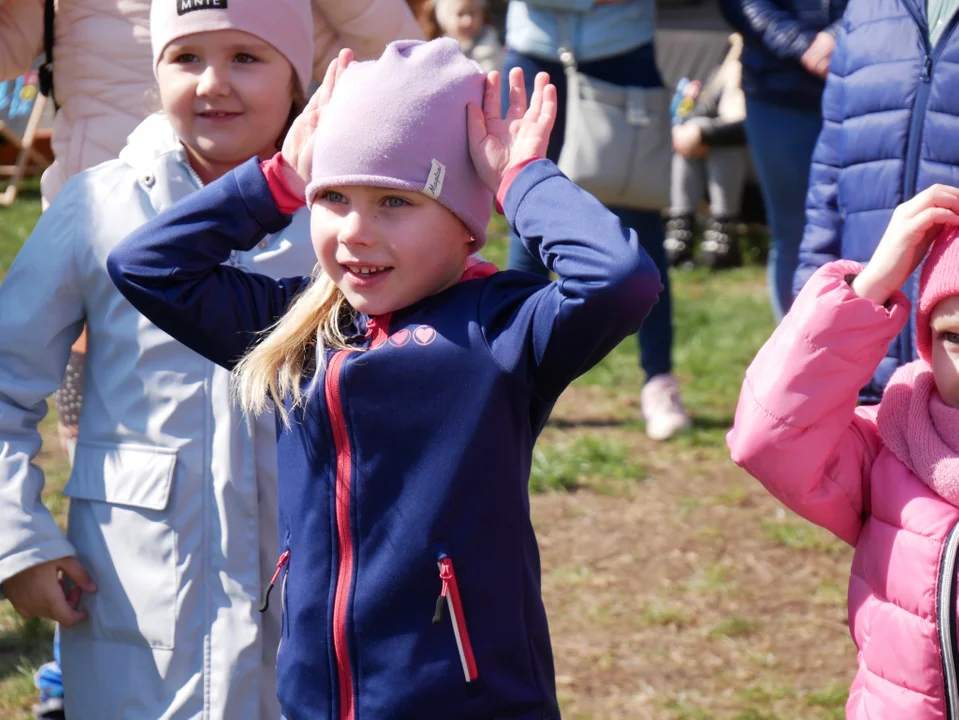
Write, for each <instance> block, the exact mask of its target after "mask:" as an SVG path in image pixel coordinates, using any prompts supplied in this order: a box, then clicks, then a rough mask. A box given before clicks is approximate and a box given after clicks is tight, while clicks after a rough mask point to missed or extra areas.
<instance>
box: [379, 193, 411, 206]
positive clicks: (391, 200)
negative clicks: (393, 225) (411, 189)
mask: <svg viewBox="0 0 959 720" xmlns="http://www.w3.org/2000/svg"><path fill="white" fill-rule="evenodd" d="M383 204H384V205H386V207H388V208H394V209H396V208H401V207H406V206H407V205H409V204H410V203H409V202H408V201H407V200H404V199H403V198H401V197H395V196H392V195H391V196H390V197H388V198H386V199H385V200H384V201H383Z"/></svg>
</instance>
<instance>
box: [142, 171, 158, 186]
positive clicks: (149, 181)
mask: <svg viewBox="0 0 959 720" xmlns="http://www.w3.org/2000/svg"><path fill="white" fill-rule="evenodd" d="M156 181H157V179H156V178H155V177H154V176H153V175H149V174H147V175H144V176H143V184H144V185H146V186H147V187H148V188H152V187H153V186H154V185H156Z"/></svg>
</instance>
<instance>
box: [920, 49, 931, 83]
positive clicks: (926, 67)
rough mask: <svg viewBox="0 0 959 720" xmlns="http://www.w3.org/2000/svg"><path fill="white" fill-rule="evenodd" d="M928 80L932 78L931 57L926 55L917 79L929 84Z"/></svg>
mask: <svg viewBox="0 0 959 720" xmlns="http://www.w3.org/2000/svg"><path fill="white" fill-rule="evenodd" d="M930 78H932V57H931V56H929V55H926V59H925V61H924V62H923V65H922V72H921V73H919V79H920V80H922V81H923V82H929V80H930Z"/></svg>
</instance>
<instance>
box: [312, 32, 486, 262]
mask: <svg viewBox="0 0 959 720" xmlns="http://www.w3.org/2000/svg"><path fill="white" fill-rule="evenodd" d="M485 82H486V75H485V74H484V73H483V71H482V70H480V68H479V66H478V65H477V64H476V63H474V62H473V61H472V60H469V59H467V57H466V56H465V55H463V53H462V52H460V48H459V45H458V44H457V42H456V41H455V40H453V39H451V38H440V39H438V40H433V41H432V42H421V41H416V40H399V41H397V42H394V43H390V45H388V46H387V47H386V50H384V51H383V55H382V56H381V57H380V58H379V60H373V61H369V62H361V63H357V64H355V65H351V66H350V67H349V68H347V69H346V70H345V71H344V72H343V75H342V76H341V77H340V79H339V80H338V81H337V84H336V89H335V90H334V91H333V96H332V97H331V98H330V102H329V104H328V105H327V106H326V107H325V108H324V109H323V115H322V119H321V120H320V127H319V129H318V130H317V133H316V139H315V144H314V149H313V173H312V181H311V182H310V184H309V186H308V187H307V189H306V201H307V204H310V203H312V201H313V198H314V197H315V195H316V193H318V192H319V191H321V190H324V189H325V188H328V187H333V186H337V185H373V186H376V187H387V188H396V189H397V190H409V191H414V192H422V193H424V194H426V195H428V196H429V197H431V198H433V199H434V200H436V201H437V202H439V203H440V204H442V205H443V206H444V207H446V209H447V210H449V211H450V212H452V213H453V214H454V215H456V216H457V217H458V218H459V219H460V220H461V221H462V223H463V224H464V225H465V226H466V227H467V228H469V230H470V232H471V233H472V235H473V238H474V239H475V240H476V246H477V248H476V249H477V250H478V249H480V248H481V247H483V245H485V244H486V225H487V223H488V222H489V219H490V214H491V211H492V204H493V194H492V193H491V192H490V191H489V190H488V189H487V188H486V186H485V185H484V184H483V181H482V180H480V177H479V175H478V174H477V173H476V168H475V167H474V166H473V161H472V159H471V158H470V151H469V143H468V141H467V137H466V105H467V103H470V102H473V103H476V104H477V105H480V106H482V104H483V95H484V92H485Z"/></svg>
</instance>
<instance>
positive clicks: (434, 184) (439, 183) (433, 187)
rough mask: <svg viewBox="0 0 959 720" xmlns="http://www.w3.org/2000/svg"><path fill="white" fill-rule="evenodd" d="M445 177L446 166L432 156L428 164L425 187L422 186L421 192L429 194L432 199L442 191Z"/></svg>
mask: <svg viewBox="0 0 959 720" xmlns="http://www.w3.org/2000/svg"><path fill="white" fill-rule="evenodd" d="M444 179H446V166H445V165H444V164H443V163H441V162H440V161H439V160H437V159H436V158H433V160H432V161H431V164H430V174H429V177H427V178H426V187H424V188H423V194H424V195H429V196H430V197H431V198H433V199H434V200H435V199H436V198H438V197H439V196H440V193H441V192H443V180H444Z"/></svg>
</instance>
